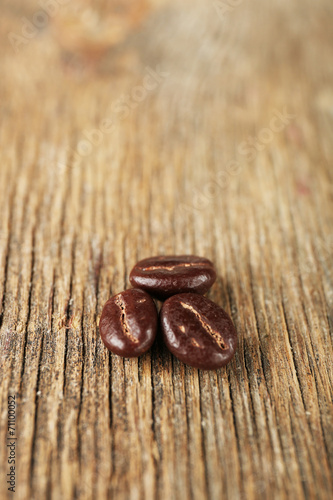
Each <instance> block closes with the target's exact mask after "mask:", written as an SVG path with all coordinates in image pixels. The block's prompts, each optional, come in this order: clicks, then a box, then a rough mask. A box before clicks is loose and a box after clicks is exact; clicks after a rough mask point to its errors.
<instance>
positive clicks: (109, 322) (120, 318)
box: [99, 288, 158, 358]
mask: <svg viewBox="0 0 333 500" xmlns="http://www.w3.org/2000/svg"><path fill="white" fill-rule="evenodd" d="M157 322H158V317H157V310H156V307H155V304H154V301H153V299H152V298H151V297H150V296H149V295H148V294H147V293H146V292H144V291H143V290H138V289H135V288H132V289H130V290H126V291H125V292H121V293H118V295H115V296H114V297H111V299H109V300H108V301H107V302H106V304H105V305H104V308H103V311H102V315H101V319H100V322H99V330H100V334H101V338H102V340H103V342H104V344H105V345H106V347H107V348H108V349H109V350H110V351H112V352H114V353H115V354H119V356H124V357H128V358H132V357H136V356H140V355H141V354H143V353H144V352H146V351H147V350H148V349H149V348H150V347H151V346H152V344H153V342H154V339H155V336H156V331H157Z"/></svg>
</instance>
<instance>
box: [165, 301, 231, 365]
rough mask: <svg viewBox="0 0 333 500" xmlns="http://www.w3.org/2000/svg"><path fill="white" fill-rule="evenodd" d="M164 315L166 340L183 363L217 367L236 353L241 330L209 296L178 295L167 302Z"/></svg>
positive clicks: (167, 344) (169, 347) (225, 362)
mask: <svg viewBox="0 0 333 500" xmlns="http://www.w3.org/2000/svg"><path fill="white" fill-rule="evenodd" d="M160 317H161V325H162V332H163V338H164V342H165V344H166V346H167V347H168V349H169V350H170V351H171V352H172V354H174V355H175V356H176V357H177V358H178V359H180V361H182V362H183V363H186V364H188V365H191V366H194V367H195V368H201V369H203V370H215V369H217V368H220V367H221V366H224V365H226V364H227V363H228V362H229V361H230V359H231V358H232V357H233V355H234V354H235V351H236V347H237V333H236V330H235V327H234V325H233V323H232V321H231V318H230V317H229V315H228V314H227V313H226V312H225V311H224V310H223V309H222V308H221V307H220V306H218V305H217V304H215V302H212V301H211V300H209V299H207V298H206V297H202V296H201V295H197V294H195V293H182V294H179V295H174V296H173V297H170V298H169V299H167V300H166V301H165V302H164V304H163V306H162V309H161V313H160Z"/></svg>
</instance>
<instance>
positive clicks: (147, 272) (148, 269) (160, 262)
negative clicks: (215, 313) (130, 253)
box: [130, 255, 216, 299]
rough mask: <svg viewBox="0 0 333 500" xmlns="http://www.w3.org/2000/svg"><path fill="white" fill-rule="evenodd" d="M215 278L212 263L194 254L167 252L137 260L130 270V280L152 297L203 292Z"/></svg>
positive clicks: (163, 297) (162, 297)
mask: <svg viewBox="0 0 333 500" xmlns="http://www.w3.org/2000/svg"><path fill="white" fill-rule="evenodd" d="M215 279H216V272H215V269H214V266H213V263H212V262H211V261H210V260H208V259H205V258H204V257H197V256H196V255H166V256H158V257H150V258H148V259H144V260H140V262H138V263H137V264H136V265H135V266H134V267H133V269H132V271H131V274H130V282H131V284H132V285H133V286H135V287H137V288H141V289H142V290H145V291H146V292H148V293H151V294H152V295H154V296H155V297H158V298H160V299H165V298H166V297H170V296H171V295H175V294H176V293H184V292H195V293H200V294H204V293H206V292H207V291H208V290H209V289H210V287H211V286H212V284H213V283H214V281H215Z"/></svg>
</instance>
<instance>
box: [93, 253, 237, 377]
mask: <svg viewBox="0 0 333 500" xmlns="http://www.w3.org/2000/svg"><path fill="white" fill-rule="evenodd" d="M215 279H216V272H215V269H214V266H213V264H212V262H211V261H210V260H208V259H205V258H203V257H197V256H195V255H179V256H175V255H171V256H159V257H150V258H149V259H144V260H141V261H140V262H138V263H137V264H136V265H135V266H134V268H133V269H132V271H131V274H130V282H131V284H132V285H133V287H135V288H131V289H129V290H125V291H124V292H121V293H118V294H117V295H115V296H114V297H111V298H110V299H109V300H108V301H107V302H106V304H105V306H104V308H103V311H102V315H101V319H100V322H99V328H100V334H101V338H102V340H103V342H104V344H105V345H106V347H107V348H108V349H109V350H110V351H112V352H114V353H115V354H118V355H119V356H124V357H136V356H140V355H141V354H143V353H145V352H146V351H148V349H149V348H150V347H151V346H152V344H153V342H154V340H155V337H156V334H157V329H158V314H157V309H156V306H155V302H154V300H153V299H152V296H153V297H154V298H157V299H159V300H165V301H164V302H163V304H162V307H161V311H160V325H161V330H162V335H163V339H164V342H165V345H166V346H167V347H168V349H169V350H170V351H171V352H172V354H174V355H175V356H176V357H177V358H178V359H179V360H180V361H182V362H183V363H186V364H188V365H190V366H194V367H195V368H201V369H203V370H214V369H217V368H220V367H221V366H224V365H226V364H227V363H228V362H229V361H230V359H231V358H232V357H233V355H234V354H235V351H236V347H237V334H236V330H235V327H234V325H233V323H232V321H231V318H230V317H229V315H228V314H227V313H226V312H225V311H224V310H223V309H222V308H221V307H220V306H218V305H217V304H215V302H212V301H211V300H209V299H207V298H206V297H203V296H202V294H204V293H206V292H207V291H208V290H209V288H210V287H211V286H212V284H213V283H214V281H215Z"/></svg>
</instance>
